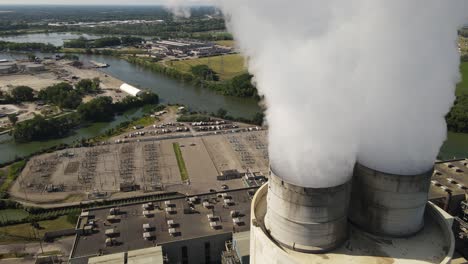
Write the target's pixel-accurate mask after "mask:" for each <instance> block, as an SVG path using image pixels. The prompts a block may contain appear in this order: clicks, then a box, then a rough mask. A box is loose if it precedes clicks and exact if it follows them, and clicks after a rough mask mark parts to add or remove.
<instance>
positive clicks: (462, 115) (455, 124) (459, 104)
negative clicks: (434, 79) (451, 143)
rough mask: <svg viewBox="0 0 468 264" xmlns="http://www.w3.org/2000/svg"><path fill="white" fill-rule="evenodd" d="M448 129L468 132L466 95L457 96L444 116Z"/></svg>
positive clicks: (467, 96)
mask: <svg viewBox="0 0 468 264" xmlns="http://www.w3.org/2000/svg"><path fill="white" fill-rule="evenodd" d="M445 119H446V121H447V127H448V130H450V131H453V132H463V133H468V95H467V94H463V95H460V96H458V97H457V100H455V104H454V105H453V107H452V109H451V110H450V112H449V113H448V114H447V116H446V117H445Z"/></svg>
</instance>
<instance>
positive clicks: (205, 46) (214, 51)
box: [146, 39, 232, 58]
mask: <svg viewBox="0 0 468 264" xmlns="http://www.w3.org/2000/svg"><path fill="white" fill-rule="evenodd" d="M146 47H147V48H149V49H151V50H152V51H153V52H156V53H158V54H163V55H166V56H175V57H179V58H183V57H188V56H197V57H208V56H216V55H221V54H227V53H230V52H232V48H230V47H224V46H219V45H216V44H213V43H210V42H201V41H196V40H183V39H176V40H160V41H152V42H150V41H148V42H147V43H146Z"/></svg>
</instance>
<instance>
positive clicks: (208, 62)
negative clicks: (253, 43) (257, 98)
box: [167, 54, 247, 80]
mask: <svg viewBox="0 0 468 264" xmlns="http://www.w3.org/2000/svg"><path fill="white" fill-rule="evenodd" d="M167 65H168V66H170V67H173V68H175V69H177V70H179V71H182V72H186V73H190V72H191V71H192V67H194V66H197V65H205V66H208V67H209V68H210V69H212V70H213V71H214V72H216V73H218V74H219V77H220V79H221V80H229V79H231V78H233V77H235V76H237V75H239V74H242V73H245V72H247V69H246V68H245V62H244V57H242V56H241V55H239V54H228V55H222V56H215V57H206V58H198V59H190V60H181V61H170V62H167Z"/></svg>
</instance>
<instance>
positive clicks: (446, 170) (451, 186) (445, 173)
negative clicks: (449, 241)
mask: <svg viewBox="0 0 468 264" xmlns="http://www.w3.org/2000/svg"><path fill="white" fill-rule="evenodd" d="M467 194H468V159H461V160H452V161H443V162H436V164H435V170H434V174H433V176H432V180H431V187H430V192H429V200H430V201H432V202H433V203H435V204H437V205H438V206H439V207H440V208H443V209H444V210H445V211H446V212H447V213H449V214H450V215H452V216H453V217H454V222H453V226H452V230H453V233H454V237H455V249H456V250H457V252H458V253H460V254H461V255H462V256H463V257H464V258H465V259H468V195H467ZM467 262H468V261H467Z"/></svg>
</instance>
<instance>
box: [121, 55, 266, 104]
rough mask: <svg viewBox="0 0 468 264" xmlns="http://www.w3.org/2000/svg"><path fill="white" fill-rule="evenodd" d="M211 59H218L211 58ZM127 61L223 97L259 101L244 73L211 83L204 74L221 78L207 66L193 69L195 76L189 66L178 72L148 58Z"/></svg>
mask: <svg viewBox="0 0 468 264" xmlns="http://www.w3.org/2000/svg"><path fill="white" fill-rule="evenodd" d="M213 58H219V57H213ZM204 59H208V58H204ZM127 60H128V61H129V62H131V63H135V64H138V65H142V66H143V67H146V68H148V69H151V70H153V71H155V72H159V73H161V74H164V75H167V76H169V77H171V78H174V79H177V80H180V81H183V82H189V83H191V84H193V85H195V86H199V87H204V88H208V89H211V90H214V91H217V92H218V93H220V94H223V95H229V96H238V97H253V98H256V99H260V98H259V96H258V94H257V89H256V88H255V87H254V86H253V85H252V82H251V80H252V75H250V74H248V73H246V72H244V73H241V74H239V75H236V76H234V77H233V78H231V79H228V80H224V81H212V80H206V78H208V79H210V78H211V77H209V76H210V74H206V73H209V72H212V73H216V74H219V75H220V76H222V74H220V73H219V72H218V71H216V69H214V68H212V67H210V66H209V65H206V66H207V67H205V66H203V67H200V68H201V69H202V70H201V71H199V70H200V68H199V67H197V68H195V69H196V70H195V71H194V72H195V74H197V75H195V74H194V72H193V71H192V69H193V67H192V65H190V64H178V65H179V67H181V69H184V70H178V69H176V68H175V67H170V66H165V65H163V64H161V63H158V62H157V61H153V60H151V59H148V58H137V57H127ZM189 61H190V60H187V61H178V62H177V63H186V62H189ZM169 63H171V62H169ZM172 63H173V65H174V63H175V62H172ZM181 65H183V66H181ZM200 65H201V64H200ZM194 66H198V64H196V63H195V64H194ZM185 70H187V71H185ZM221 79H222V78H221Z"/></svg>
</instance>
